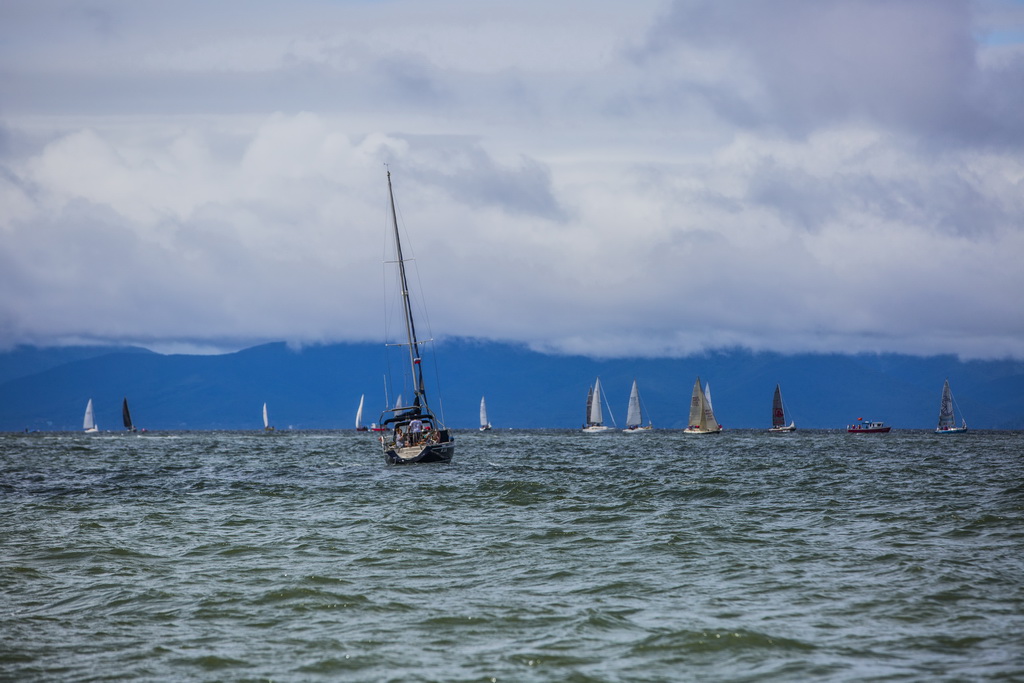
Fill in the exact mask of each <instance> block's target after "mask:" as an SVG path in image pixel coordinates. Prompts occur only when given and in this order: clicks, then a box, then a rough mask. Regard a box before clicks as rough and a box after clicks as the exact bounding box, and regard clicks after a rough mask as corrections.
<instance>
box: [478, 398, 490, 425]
mask: <svg viewBox="0 0 1024 683" xmlns="http://www.w3.org/2000/svg"><path fill="white" fill-rule="evenodd" d="M480 431H481V432H489V431H491V423H490V422H488V420H487V401H485V400H484V397H483V396H481V397H480Z"/></svg>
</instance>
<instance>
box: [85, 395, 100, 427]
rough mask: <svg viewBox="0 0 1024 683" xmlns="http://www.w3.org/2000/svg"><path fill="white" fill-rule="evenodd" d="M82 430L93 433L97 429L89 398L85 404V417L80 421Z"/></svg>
mask: <svg viewBox="0 0 1024 683" xmlns="http://www.w3.org/2000/svg"><path fill="white" fill-rule="evenodd" d="M82 429H84V430H85V431H87V432H95V431H98V429H99V428H98V427H97V426H96V420H95V419H94V418H93V414H92V399H91V398H90V399H89V402H88V403H86V404H85V417H84V418H83V419H82Z"/></svg>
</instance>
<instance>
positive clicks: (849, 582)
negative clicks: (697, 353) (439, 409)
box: [0, 432, 1024, 681]
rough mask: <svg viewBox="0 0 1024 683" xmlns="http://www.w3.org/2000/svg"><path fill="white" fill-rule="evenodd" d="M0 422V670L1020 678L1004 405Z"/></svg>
mask: <svg viewBox="0 0 1024 683" xmlns="http://www.w3.org/2000/svg"><path fill="white" fill-rule="evenodd" d="M0 448H2V453H0V512H2V516H0V678H5V679H17V680H29V681H31V680H39V681H43V680H45V681H50V680H109V679H116V678H122V679H143V680H145V679H152V680H183V679H190V680H265V679H272V680H279V681H289V680H294V681H300V680H301V681H306V680H317V679H320V680H335V679H345V680H366V681H413V680H424V681H428V680H429V681H490V680H496V681H626V680H629V681H665V680H673V681H674V680H706V681H715V680H720V681H742V680H757V681H761V680H807V679H819V680H830V681H833V680H929V681H931V680H983V679H1001V680H1022V679H1024V635H1022V634H1024V434H1021V433H983V432H977V433H969V434H967V435H963V436H945V437H939V436H935V435H933V434H930V433H924V432H903V433H896V432H894V433H892V434H889V435H880V436H867V435H862V436H850V435H847V434H845V433H838V432H832V433H829V432H797V433H796V434H793V435H781V436H779V435H776V436H772V435H768V434H764V433H759V432H733V433H728V432H727V433H725V434H722V435H719V436H703V437H700V436H687V435H684V434H681V433H661V434H658V433H655V434H651V435H634V436H626V435H620V434H615V435H606V436H584V435H580V434H575V433H572V432H504V433H500V432H499V433H491V434H477V433H467V434H460V435H459V440H458V450H457V452H456V456H455V460H454V462H453V463H452V464H451V465H423V466H415V467H407V468H403V467H387V466H385V465H384V464H383V461H382V458H381V457H380V455H379V451H378V449H377V448H376V446H375V442H374V441H373V437H372V436H366V435H356V434H351V433H282V434H279V435H274V436H266V435H263V434H242V433H186V434H147V435H142V436H124V435H100V436H93V437H87V436H84V435H67V434H66V435H46V434H42V435H6V436H0Z"/></svg>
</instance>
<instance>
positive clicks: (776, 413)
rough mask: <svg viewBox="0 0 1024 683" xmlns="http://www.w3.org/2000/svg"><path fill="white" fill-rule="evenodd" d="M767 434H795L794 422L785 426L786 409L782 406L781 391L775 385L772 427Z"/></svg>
mask: <svg viewBox="0 0 1024 683" xmlns="http://www.w3.org/2000/svg"><path fill="white" fill-rule="evenodd" d="M768 431H769V432H775V433H779V432H795V431H796V422H790V423H789V424H788V425H787V424H786V409H785V407H784V406H783V404H782V389H780V388H779V385H778V384H776V385H775V396H773V397H772V427H771V429H769V430H768Z"/></svg>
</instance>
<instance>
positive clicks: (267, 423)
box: [263, 403, 274, 432]
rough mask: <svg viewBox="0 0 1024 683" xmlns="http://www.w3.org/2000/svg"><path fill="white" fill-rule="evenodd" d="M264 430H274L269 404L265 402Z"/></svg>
mask: <svg viewBox="0 0 1024 683" xmlns="http://www.w3.org/2000/svg"><path fill="white" fill-rule="evenodd" d="M263 431H265V432H272V431H274V428H273V427H271V426H270V416H269V415H268V414H267V404H266V403H264V404H263Z"/></svg>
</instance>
